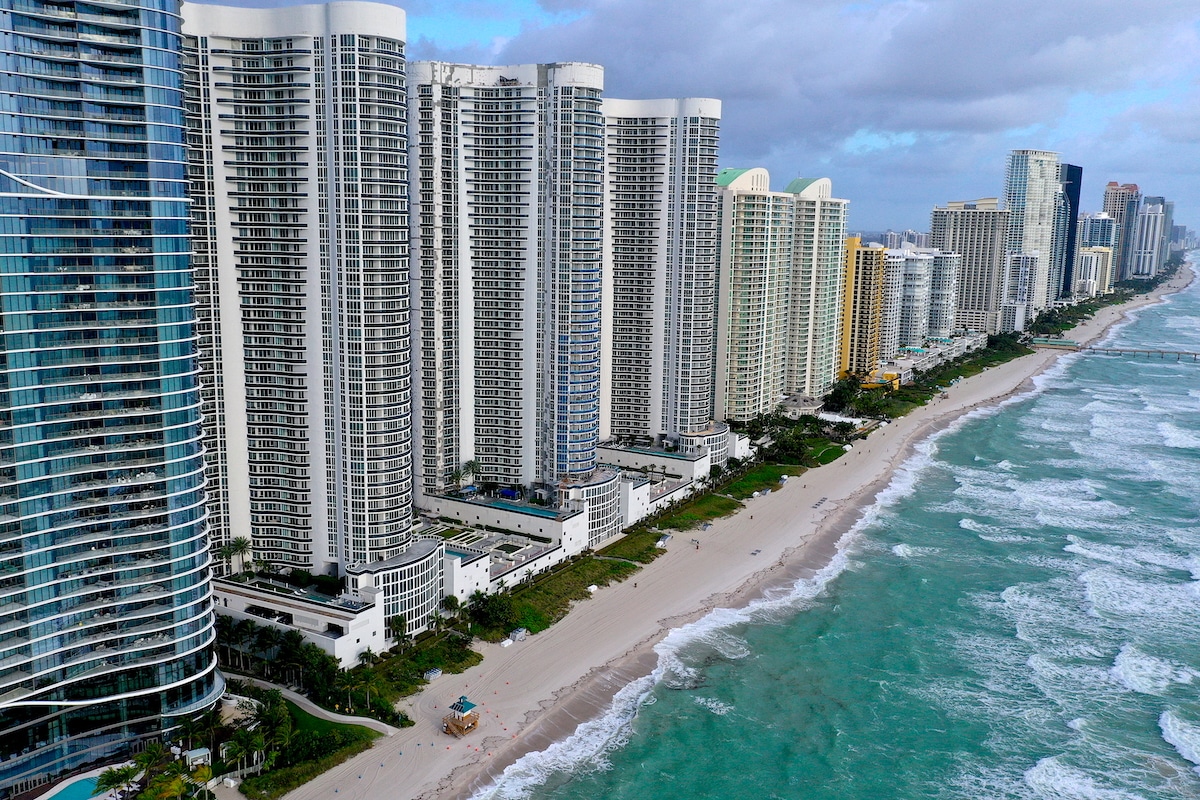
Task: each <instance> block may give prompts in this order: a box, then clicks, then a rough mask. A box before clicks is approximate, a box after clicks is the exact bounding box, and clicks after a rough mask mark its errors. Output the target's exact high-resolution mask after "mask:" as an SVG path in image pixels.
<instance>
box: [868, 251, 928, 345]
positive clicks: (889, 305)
mask: <svg viewBox="0 0 1200 800" xmlns="http://www.w3.org/2000/svg"><path fill="white" fill-rule="evenodd" d="M907 261H908V259H907V258H905V251H903V250H888V251H887V252H886V253H884V257H883V305H882V313H881V314H880V318H879V360H880V361H881V362H884V361H890V360H892V359H894V358H895V357H896V356H897V355H898V354H899V352H900V345H901V344H902V343H903V342H902V340H901V337H900V323H901V316H902V314H903V310H904V277H905V272H906V271H907ZM926 285H928V280H926ZM926 319H928V307H926Z"/></svg>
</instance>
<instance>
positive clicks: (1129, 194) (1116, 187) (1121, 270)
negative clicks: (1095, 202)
mask: <svg viewBox="0 0 1200 800" xmlns="http://www.w3.org/2000/svg"><path fill="white" fill-rule="evenodd" d="M1141 202H1142V192H1141V190H1140V189H1138V186H1137V184H1136V183H1124V184H1118V183H1117V182H1116V181H1109V182H1108V185H1107V186H1105V187H1104V208H1103V211H1104V213H1106V214H1108V215H1109V216H1110V217H1112V218H1113V219H1114V220H1115V221H1116V224H1117V249H1116V252H1115V253H1114V254H1113V272H1114V274H1115V275H1116V280H1119V281H1123V280H1127V279H1128V278H1129V277H1130V275H1131V273H1132V261H1133V256H1132V253H1133V240H1134V238H1135V235H1136V232H1137V231H1136V229H1137V214H1138V207H1139V206H1140V205H1141Z"/></svg>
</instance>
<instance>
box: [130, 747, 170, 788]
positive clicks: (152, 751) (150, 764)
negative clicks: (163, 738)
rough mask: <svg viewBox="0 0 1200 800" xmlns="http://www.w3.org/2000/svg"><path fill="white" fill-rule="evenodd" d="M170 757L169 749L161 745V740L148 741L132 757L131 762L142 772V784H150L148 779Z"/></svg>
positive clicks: (151, 777)
mask: <svg viewBox="0 0 1200 800" xmlns="http://www.w3.org/2000/svg"><path fill="white" fill-rule="evenodd" d="M170 758H171V751H170V750H168V749H167V748H165V747H163V746H162V742H150V743H149V744H147V745H146V747H145V749H144V750H142V752H140V753H138V754H137V755H135V756H134V757H133V763H134V764H135V765H136V766H137V768H138V769H139V770H141V771H142V772H143V773H144V774H143V775H142V785H144V786H147V787H148V786H150V781H151V780H153V779H154V777H155V775H157V774H158V773H159V771H160V770H161V768H162V765H163V764H165V763H167V761H168V760H170Z"/></svg>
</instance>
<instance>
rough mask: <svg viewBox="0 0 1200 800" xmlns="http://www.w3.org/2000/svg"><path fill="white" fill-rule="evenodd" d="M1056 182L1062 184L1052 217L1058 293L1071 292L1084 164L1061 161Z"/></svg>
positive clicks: (1066, 294)
mask: <svg viewBox="0 0 1200 800" xmlns="http://www.w3.org/2000/svg"><path fill="white" fill-rule="evenodd" d="M1058 182H1059V184H1060V185H1061V186H1062V194H1061V195H1060V198H1059V203H1058V207H1057V209H1056V212H1057V214H1056V217H1055V252H1056V254H1057V255H1056V256H1055V259H1056V261H1055V263H1056V264H1057V265H1058V268H1059V269H1061V271H1062V277H1061V279H1060V280H1059V282H1058V284H1057V286H1058V296H1059V297H1070V296H1071V295H1072V294H1074V286H1075V263H1076V261H1077V259H1078V256H1079V202H1080V193H1081V192H1082V188H1083V167H1080V166H1077V165H1075V164H1060V165H1059V172H1058Z"/></svg>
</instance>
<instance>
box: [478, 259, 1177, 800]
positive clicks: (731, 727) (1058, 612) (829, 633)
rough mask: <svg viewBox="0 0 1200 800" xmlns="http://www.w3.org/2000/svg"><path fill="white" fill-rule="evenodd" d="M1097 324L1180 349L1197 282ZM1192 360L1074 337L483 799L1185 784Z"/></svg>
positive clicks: (1142, 789)
mask: <svg viewBox="0 0 1200 800" xmlns="http://www.w3.org/2000/svg"><path fill="white" fill-rule="evenodd" d="M1106 343H1107V344H1110V345H1112V346H1125V347H1151V348H1171V349H1179V350H1187V351H1193V352H1195V351H1200V282H1197V283H1194V284H1193V285H1192V286H1191V287H1189V288H1188V289H1186V290H1185V291H1184V292H1182V293H1180V294H1178V295H1174V296H1172V297H1170V298H1169V299H1168V300H1167V301H1166V302H1165V303H1162V304H1159V305H1156V306H1151V307H1148V308H1145V309H1143V310H1141V311H1139V312H1136V313H1135V315H1134V316H1133V319H1132V320H1131V321H1129V322H1127V323H1124V324H1122V325H1121V326H1120V327H1118V328H1114V329H1113V330H1112V331H1111V332H1110V334H1109V337H1108V339H1107V340H1106ZM1198 520H1200V364H1197V363H1191V362H1190V361H1189V362H1183V363H1176V362H1174V361H1163V360H1150V359H1147V358H1145V357H1133V356H1100V355H1071V356H1067V357H1064V358H1062V359H1060V360H1059V361H1058V362H1057V363H1056V364H1055V365H1054V366H1053V367H1052V368H1051V370H1050V371H1049V372H1047V373H1045V374H1043V375H1042V376H1039V377H1038V378H1037V380H1036V388H1035V389H1033V390H1032V391H1030V392H1028V393H1027V394H1024V395H1022V396H1020V397H1016V398H1013V399H1011V400H1009V401H1006V402H1005V403H1003V404H1002V405H1000V406H998V407H996V408H992V409H988V410H983V411H978V412H974V413H972V414H970V415H968V416H967V417H964V418H962V419H961V420H959V421H957V422H956V423H955V424H954V425H953V426H952V427H951V428H950V429H949V430H946V431H944V432H942V433H941V434H939V435H937V436H936V437H934V438H932V439H930V440H928V441H926V442H924V443H922V444H921V445H920V447H918V450H917V453H916V455H914V456H913V457H912V458H910V459H909V460H908V461H907V462H906V463H905V465H904V466H903V467H902V468H901V469H900V470H898V471H897V473H896V475H895V478H894V480H893V481H892V484H891V485H890V486H889V487H888V488H887V489H886V490H885V491H884V492H883V493H882V494H881V495H880V497H879V498H878V500H877V502H876V504H875V505H874V506H873V507H872V508H870V509H869V510H868V511H867V513H866V515H865V516H864V517H863V519H862V520H861V521H860V522H859V524H858V525H857V526H856V527H855V529H854V530H853V531H852V532H851V533H850V534H848V536H847V539H846V541H845V542H844V543H845V549H844V551H843V552H842V554H841V555H839V556H838V557H837V558H836V559H835V560H834V562H833V563H831V564H830V565H829V566H828V567H826V568H825V569H823V570H821V571H820V572H819V573H818V574H816V575H814V576H812V577H811V578H809V579H806V580H803V581H800V582H799V583H797V584H796V585H795V586H793V587H790V588H788V589H786V590H778V591H775V592H773V593H772V594H771V595H770V596H768V597H766V598H764V599H763V600H761V601H758V602H755V603H753V604H752V605H751V606H750V607H748V608H744V609H737V610H733V609H721V610H717V611H715V612H713V613H712V614H710V615H709V616H707V617H706V618H704V619H702V620H700V621H698V622H696V623H693V624H691V625H689V626H686V627H684V628H680V629H678V630H675V631H673V632H672V633H671V634H669V635H668V636H667V638H666V639H665V640H664V641H663V642H662V643H660V644H659V645H658V647H657V651H658V654H659V666H658V669H657V670H656V671H655V673H654V674H653V675H651V676H649V677H647V678H645V679H643V680H641V681H638V682H636V683H634V684H631V685H630V686H628V687H626V688H625V689H624V690H623V691H622V692H621V693H620V694H618V696H617V698H616V700H615V701H614V704H613V707H612V709H611V710H609V711H608V712H607V713H605V714H604V715H603V716H601V717H600V718H598V719H596V720H594V721H592V722H589V723H586V724H585V725H583V726H581V728H580V729H579V731H578V732H577V733H576V734H575V735H574V736H572V737H571V738H570V739H567V740H565V741H563V742H560V743H558V744H556V745H554V746H553V747H551V748H549V749H548V750H546V751H544V752H540V753H533V754H530V755H527V756H525V757H524V758H522V759H521V760H520V761H518V762H517V763H516V764H514V765H512V766H511V767H510V768H509V769H508V770H507V771H506V772H505V774H504V776H503V777H502V778H501V779H500V780H499V782H498V783H497V784H496V785H495V786H493V787H491V788H490V789H488V790H486V791H484V792H482V793H480V794H479V795H478V797H479V798H533V800H551V799H552V800H584V799H585V798H586V799H587V800H593V799H595V798H606V799H609V800H611V799H614V798H625V799H628V800H651V798H654V799H655V800H658V799H660V798H698V797H705V798H707V797H712V798H731V799H732V800H738V799H739V798H746V799H747V800H750V799H751V798H753V800H762V799H763V798H796V799H797V800H800V799H803V800H810V799H811V800H826V799H827V798H828V799H829V800H832V799H833V798H838V800H857V799H861V800H885V799H890V798H896V799H897V800H907V799H908V798H962V799H963V800H968V799H970V800H979V799H981V798H1005V799H1006V800H1007V799H1009V798H1013V799H1016V798H1020V799H1021V800H1024V799H1025V798H1031V799H1034V798H1037V799H1041V798H1046V799H1047V800H1050V799H1053V800H1062V799H1066V800H1076V798H1078V799H1080V800H1133V799H1134V798H1145V799H1146V800H1151V799H1154V800H1157V799H1159V798H1162V799H1163V800H1171V799H1173V798H1180V799H1181V800H1182V799H1184V798H1198V797H1200V774H1198V771H1200V521H1198Z"/></svg>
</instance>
